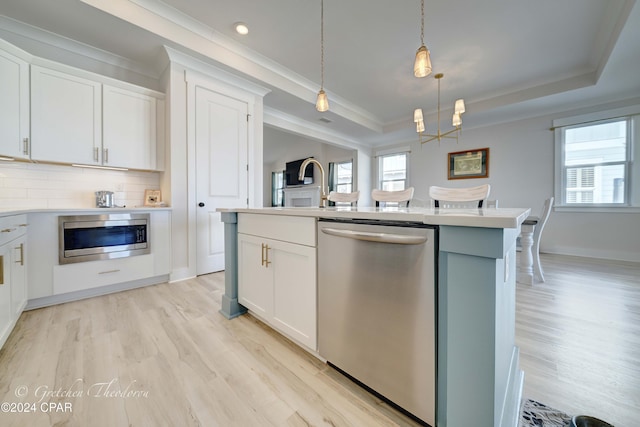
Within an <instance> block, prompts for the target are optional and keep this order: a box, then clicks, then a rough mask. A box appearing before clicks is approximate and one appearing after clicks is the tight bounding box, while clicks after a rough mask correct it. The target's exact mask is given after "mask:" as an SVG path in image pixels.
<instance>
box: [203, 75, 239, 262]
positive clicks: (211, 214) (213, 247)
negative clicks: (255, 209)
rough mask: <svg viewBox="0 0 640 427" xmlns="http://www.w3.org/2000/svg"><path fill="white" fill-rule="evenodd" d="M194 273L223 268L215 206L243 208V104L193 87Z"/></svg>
mask: <svg viewBox="0 0 640 427" xmlns="http://www.w3.org/2000/svg"><path fill="white" fill-rule="evenodd" d="M195 91H196V96H195V98H196V111H195V115H196V117H195V118H196V123H195V136H196V203H197V205H198V206H197V207H196V220H197V237H196V240H197V242H196V244H197V260H196V273H197V274H206V273H211V272H214V271H221V270H224V227H223V224H222V222H221V221H220V213H218V212H216V209H217V208H236V207H246V206H247V204H248V201H247V200H248V199H247V196H248V172H247V164H248V162H247V150H248V133H247V131H248V127H247V114H248V105H247V103H246V102H243V101H239V100H237V99H234V98H230V97H227V96H224V95H221V94H219V93H217V92H213V91H211V90H208V89H206V88H203V87H196V88H195Z"/></svg>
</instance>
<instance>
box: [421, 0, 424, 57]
mask: <svg viewBox="0 0 640 427" xmlns="http://www.w3.org/2000/svg"><path fill="white" fill-rule="evenodd" d="M420 12H421V15H422V22H421V25H420V43H421V46H424V0H422V2H421V4H420Z"/></svg>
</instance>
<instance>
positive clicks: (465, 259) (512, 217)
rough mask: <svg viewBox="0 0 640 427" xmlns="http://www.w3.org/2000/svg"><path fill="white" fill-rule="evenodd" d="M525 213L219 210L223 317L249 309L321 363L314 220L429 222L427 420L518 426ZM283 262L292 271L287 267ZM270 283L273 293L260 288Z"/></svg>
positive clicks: (319, 265) (268, 288)
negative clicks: (519, 251)
mask: <svg viewBox="0 0 640 427" xmlns="http://www.w3.org/2000/svg"><path fill="white" fill-rule="evenodd" d="M528 213H529V209H495V208H489V209H446V210H445V209H428V208H427V209H425V208H383V209H377V208H324V209H321V208H265V209H230V210H222V220H223V221H224V223H225V253H226V261H225V262H226V273H225V280H226V284H225V285H226V289H225V295H224V296H223V300H222V309H221V313H222V314H223V315H224V316H226V317H227V318H229V319H231V318H233V317H235V316H238V315H241V314H243V313H244V312H246V311H247V308H248V309H249V311H251V312H252V313H253V314H254V315H256V316H257V317H259V318H261V319H262V320H264V321H265V322H266V323H268V324H270V325H271V326H272V327H274V328H275V329H276V330H278V331H280V332H282V333H283V334H284V335H286V336H288V337H289V338H291V339H293V340H294V341H295V342H297V343H298V344H300V345H301V346H302V347H303V348H306V349H307V350H308V351H310V352H312V353H314V354H316V355H317V356H318V357H320V358H323V352H322V349H320V350H319V349H318V347H317V336H316V332H317V328H318V324H317V323H316V319H317V315H318V313H320V312H322V310H323V307H321V306H317V305H319V304H321V302H320V301H317V300H316V297H317V293H318V292H319V291H320V290H319V289H317V288H316V286H319V285H320V284H319V283H318V282H317V281H316V278H317V277H320V276H321V273H322V271H317V270H316V268H319V269H321V268H326V266H324V267H323V264H322V262H319V261H318V259H317V256H318V254H320V253H321V252H322V251H321V248H320V247H319V245H322V243H321V240H319V239H318V237H317V228H316V224H318V221H325V220H336V221H339V222H344V221H347V222H349V221H360V220H365V221H368V222H373V223H375V222H377V221H386V222H389V223H400V224H401V223H407V224H408V223H414V224H427V225H429V226H432V227H433V228H434V229H435V230H437V234H436V235H437V238H436V242H435V248H436V250H435V259H436V266H437V268H436V271H437V275H436V276H437V280H436V287H435V296H434V298H435V308H434V313H433V316H434V319H435V322H434V325H435V331H434V334H435V340H436V343H435V346H434V348H435V349H436V350H435V352H436V355H435V357H434V359H435V360H436V363H435V367H434V369H435V370H436V373H435V376H434V377H435V381H434V388H435V414H434V415H430V416H427V417H422V419H423V420H424V421H427V422H428V423H429V424H431V425H437V426H440V427H443V426H450V427H451V426H468V425H482V426H511V427H515V426H516V425H517V420H518V414H519V409H520V399H521V393H522V387H523V381H524V374H523V373H522V371H521V370H520V368H519V351H518V348H517V347H516V346H515V344H514V334H515V277H516V271H515V241H516V237H517V236H518V234H519V231H520V226H521V224H522V222H523V221H524V219H525V218H526V216H527V215H528ZM316 249H317V251H316ZM247 256H249V257H255V258H259V259H260V261H261V262H259V263H258V267H256V268H253V267H247V266H246V265H245V264H246V263H244V261H243V260H244V259H245V258H246V257H247ZM320 261H321V260H320ZM286 262H290V263H291V265H286V266H285V267H283V263H286ZM364 262H366V260H365V261H364ZM243 263H244V264H243ZM239 265H240V267H239ZM269 268H271V270H269ZM266 271H269V272H268V274H266V273H265V272H266ZM267 281H270V283H269V285H268V286H266V287H265V286H262V285H261V284H262V283H266V282H267ZM398 281H399V282H401V281H402V277H401V276H399V277H398ZM390 286H393V283H390ZM362 303H363V304H364V302H362ZM316 308H317V309H318V312H316ZM325 333H326V331H325ZM318 351H319V352H318ZM397 351H398V352H399V355H400V354H402V349H398V350H397ZM407 352H408V350H407Z"/></svg>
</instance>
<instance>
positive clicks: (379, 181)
mask: <svg viewBox="0 0 640 427" xmlns="http://www.w3.org/2000/svg"><path fill="white" fill-rule="evenodd" d="M398 154H404V155H405V179H404V183H405V186H404V188H405V189H407V188H409V187H411V183H410V177H411V174H410V163H411V162H410V159H411V156H410V154H411V150H410V148H409V147H398V148H395V149H388V150H380V151H378V152H376V158H377V177H376V182H377V188H379V189H382V183H383V181H382V159H383V158H384V157H390V156H397V155H398ZM397 181H400V180H397ZM389 182H390V181H389Z"/></svg>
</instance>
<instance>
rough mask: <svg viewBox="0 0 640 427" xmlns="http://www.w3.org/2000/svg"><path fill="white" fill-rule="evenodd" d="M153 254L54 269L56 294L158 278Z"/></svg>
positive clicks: (81, 263) (66, 265) (55, 267)
mask: <svg viewBox="0 0 640 427" xmlns="http://www.w3.org/2000/svg"><path fill="white" fill-rule="evenodd" d="M153 266H154V260H153V254H148V255H138V256H132V257H128V258H117V259H109V260H101V261H89V262H79V263H77V264H65V265H54V266H53V295H60V294H66V293H68V292H75V291H83V290H87V289H92V288H98V287H100V286H107V285H113V284H116V283H124V282H130V281H134V280H140V279H146V278H148V277H152V276H154V271H153Z"/></svg>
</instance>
